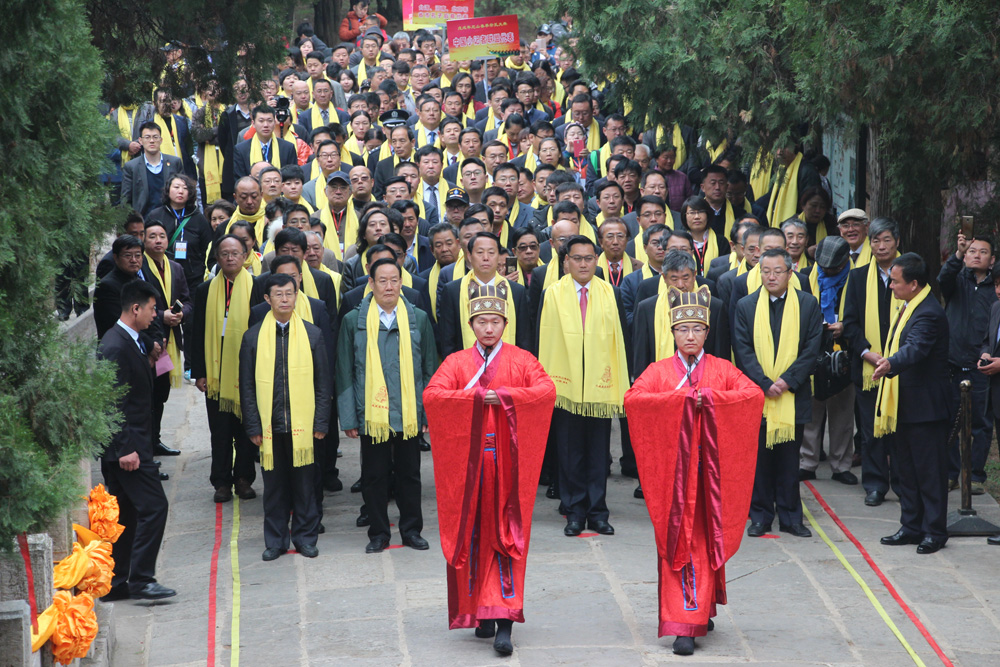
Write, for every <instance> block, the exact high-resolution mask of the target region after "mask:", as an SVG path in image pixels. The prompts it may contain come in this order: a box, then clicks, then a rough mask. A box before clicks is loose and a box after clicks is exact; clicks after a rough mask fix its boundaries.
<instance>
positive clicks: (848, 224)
mask: <svg viewBox="0 0 1000 667" xmlns="http://www.w3.org/2000/svg"><path fill="white" fill-rule="evenodd" d="M867 224H868V223H867V222H865V221H864V220H844V221H843V222H838V223H837V226H838V227H841V228H843V229H861V228H862V227H865V226H866V225H867Z"/></svg>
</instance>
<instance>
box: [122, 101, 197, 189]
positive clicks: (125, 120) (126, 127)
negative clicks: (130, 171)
mask: <svg viewBox="0 0 1000 667" xmlns="http://www.w3.org/2000/svg"><path fill="white" fill-rule="evenodd" d="M129 111H131V112H133V116H132V118H131V119H130V118H129V117H128V113H129ZM134 112H135V107H134V106H131V107H118V113H117V121H118V134H120V135H121V136H122V138H123V139H128V140H129V141H134V139H132V121H133V120H134V119H135V116H134ZM160 132H163V130H160ZM130 159H131V157H129V154H128V150H127V149H126V150H124V151H122V166H123V167H124V166H125V163H126V162H128V161H129V160H130ZM212 201H215V200H212Z"/></svg>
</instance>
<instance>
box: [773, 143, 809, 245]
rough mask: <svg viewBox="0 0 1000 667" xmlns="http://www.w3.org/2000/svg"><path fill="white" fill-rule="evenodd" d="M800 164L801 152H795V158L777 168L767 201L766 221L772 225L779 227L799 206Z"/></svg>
mask: <svg viewBox="0 0 1000 667" xmlns="http://www.w3.org/2000/svg"><path fill="white" fill-rule="evenodd" d="M801 164H802V153H796V154H795V159H794V160H792V163H791V164H789V165H788V166H787V167H785V168H784V169H780V168H779V169H778V178H777V180H775V183H774V187H773V188H772V189H771V197H770V200H769V201H768V202H767V221H768V224H770V225H771V226H772V227H780V226H781V223H783V222H784V221H785V220H788V219H789V218H791V217H793V216H794V215H795V213H796V211H798V208H799V201H798V199H799V188H798V183H799V165H801Z"/></svg>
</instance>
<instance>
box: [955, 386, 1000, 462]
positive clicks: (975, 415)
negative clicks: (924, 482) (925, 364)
mask: <svg viewBox="0 0 1000 667" xmlns="http://www.w3.org/2000/svg"><path fill="white" fill-rule="evenodd" d="M962 380H968V381H969V382H971V383H972V392H971V396H970V398H971V399H972V401H971V403H972V481H973V482H985V481H986V459H987V458H988V457H989V455H990V446H991V445H992V444H993V420H992V419H990V413H991V412H992V409H991V408H990V404H989V403H990V378H989V376H986V375H983V374H982V373H980V372H979V371H978V370H970V371H963V370H962V369H960V368H956V367H954V366H952V368H951V390H952V400H953V405H955V406H956V407H957V406H958V405H959V404H960V401H961V396H962V394H961V390H960V389H959V386H958V385H959V383H960V382H961V381H962ZM961 470H962V450H961V440H960V439H959V438H955V439H954V440H952V441H951V443H949V447H948V479H958V478H959V473H960V472H961Z"/></svg>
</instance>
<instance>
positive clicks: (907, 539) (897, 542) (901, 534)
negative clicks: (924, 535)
mask: <svg viewBox="0 0 1000 667" xmlns="http://www.w3.org/2000/svg"><path fill="white" fill-rule="evenodd" d="M879 542H881V543H882V544H884V545H886V546H887V547H899V546H903V545H905V544H920V536H919V535H910V534H909V533H907V532H905V531H904V530H903V529H902V528H900V529H899V530H897V531H896V532H895V534H893V535H889V536H888V537H883V538H882V539H881V540H879Z"/></svg>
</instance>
